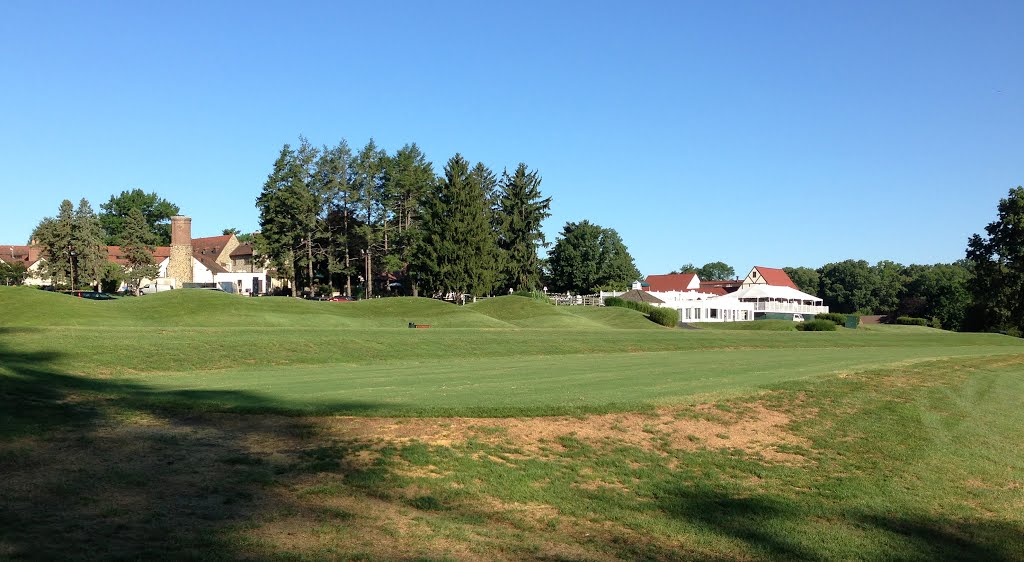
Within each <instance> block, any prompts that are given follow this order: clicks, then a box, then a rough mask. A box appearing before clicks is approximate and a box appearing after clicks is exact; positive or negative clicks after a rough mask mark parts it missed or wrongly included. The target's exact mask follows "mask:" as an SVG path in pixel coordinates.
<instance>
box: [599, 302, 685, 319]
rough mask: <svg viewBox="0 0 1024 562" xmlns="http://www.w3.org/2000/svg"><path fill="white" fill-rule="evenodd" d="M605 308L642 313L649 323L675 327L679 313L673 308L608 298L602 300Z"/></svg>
mask: <svg viewBox="0 0 1024 562" xmlns="http://www.w3.org/2000/svg"><path fill="white" fill-rule="evenodd" d="M604 305H605V306H618V307H622V308H629V309H631V310H635V311H637V312H642V313H643V314H645V315H646V316H647V318H648V319H649V320H650V321H651V322H656V323H658V324H661V325H662V326H675V325H676V324H678V323H679V311H678V310H676V309H674V308H658V307H657V306H654V305H651V304H647V303H645V302H634V301H628V300H626V299H621V298H619V297H608V298H606V299H604Z"/></svg>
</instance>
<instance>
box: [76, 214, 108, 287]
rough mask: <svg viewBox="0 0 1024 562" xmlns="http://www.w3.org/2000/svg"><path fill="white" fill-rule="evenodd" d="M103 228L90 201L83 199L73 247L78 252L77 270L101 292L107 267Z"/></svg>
mask: <svg viewBox="0 0 1024 562" xmlns="http://www.w3.org/2000/svg"><path fill="white" fill-rule="evenodd" d="M104 236H105V234H104V232H103V226H102V225H101V224H100V219H99V217H98V216H97V215H96V213H95V212H94V211H93V210H92V205H90V204H89V201H87V200H86V199H82V200H81V201H79V202H78V208H77V209H76V210H75V235H74V237H73V245H74V246H75V250H76V252H77V263H76V269H77V273H78V276H79V278H80V279H81V280H83V281H84V282H90V283H91V284H92V286H93V288H94V290H96V291H99V290H100V283H101V281H102V280H103V274H104V270H105V268H106V265H107V247H106V244H104Z"/></svg>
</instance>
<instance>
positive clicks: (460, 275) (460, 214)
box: [412, 154, 497, 295]
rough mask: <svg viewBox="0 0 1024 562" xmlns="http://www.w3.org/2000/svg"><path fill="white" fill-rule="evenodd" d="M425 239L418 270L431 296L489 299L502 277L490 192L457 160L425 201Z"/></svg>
mask: <svg viewBox="0 0 1024 562" xmlns="http://www.w3.org/2000/svg"><path fill="white" fill-rule="evenodd" d="M421 203H422V222H421V236H420V237H419V245H418V250H417V252H416V257H415V261H414V263H413V264H412V268H413V271H414V272H415V273H416V274H417V276H418V278H419V279H420V282H421V283H422V285H423V286H424V288H426V289H427V290H428V291H431V292H433V293H435V294H436V293H443V294H449V293H454V294H455V295H463V294H467V293H468V294H475V295H481V294H487V293H489V292H490V291H491V290H492V289H493V287H494V281H495V277H496V254H497V240H496V236H495V234H494V231H493V230H492V228H491V225H490V222H489V217H490V209H489V207H488V202H487V200H486V198H485V197H484V191H483V189H482V187H481V185H480V183H479V181H478V179H476V178H474V177H473V175H472V174H471V173H470V169H469V162H467V161H466V159H465V158H463V157H462V155H461V154H456V155H455V156H453V157H452V158H451V159H449V160H448V163H447V164H445V167H444V176H443V177H442V178H441V180H440V181H439V182H438V184H437V186H436V188H435V189H434V190H433V191H432V192H430V193H428V194H427V195H426V196H425V197H424V198H423V200H422V202H421Z"/></svg>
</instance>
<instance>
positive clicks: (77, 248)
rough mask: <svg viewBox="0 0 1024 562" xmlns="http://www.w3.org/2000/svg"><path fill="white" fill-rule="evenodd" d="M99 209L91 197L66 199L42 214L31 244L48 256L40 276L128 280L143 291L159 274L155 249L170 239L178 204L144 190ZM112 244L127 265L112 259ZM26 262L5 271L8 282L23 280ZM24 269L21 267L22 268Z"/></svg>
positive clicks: (62, 280) (106, 283)
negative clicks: (145, 281) (49, 213)
mask: <svg viewBox="0 0 1024 562" xmlns="http://www.w3.org/2000/svg"><path fill="white" fill-rule="evenodd" d="M100 209H101V211H100V212H99V213H97V212H95V211H94V210H93V208H92V205H91V204H90V203H89V201H88V200H87V199H84V198H83V199H81V200H80V201H79V202H78V206H77V207H75V205H74V204H73V203H72V202H71V201H70V200H68V199H65V200H64V201H62V202H61V204H60V207H59V208H58V209H57V214H56V216H53V217H46V218H43V219H42V220H41V221H40V222H39V224H38V225H37V226H36V227H35V229H33V231H32V236H31V240H30V243H32V244H35V245H36V246H38V247H39V250H40V255H41V256H42V258H43V260H44V261H43V263H42V264H41V271H40V274H41V275H43V276H44V277H46V278H48V279H50V280H51V281H52V282H53V284H54V285H55V286H57V287H61V288H67V289H71V290H75V289H81V288H84V287H89V288H92V289H94V290H97V291H99V290H108V292H109V291H112V290H116V288H117V287H119V286H120V285H121V283H122V282H123V281H127V283H128V285H130V286H132V287H134V288H135V290H136V291H138V286H139V284H140V282H141V280H142V279H144V278H153V277H156V275H157V273H158V271H159V269H158V267H157V265H156V264H154V263H153V248H154V246H158V245H166V244H169V243H170V218H171V217H172V216H174V215H176V214H177V213H178V207H177V206H176V205H174V204H172V203H170V202H168V201H166V200H164V199H161V198H160V197H159V196H157V195H156V194H155V193H148V194H147V193H144V192H143V191H142V190H140V189H133V190H131V191H123V192H121V194H120V195H116V196H115V195H111V196H110V200H109V201H108V202H106V203H104V204H102V205H100ZM108 246H120V249H121V251H120V255H122V256H123V257H124V260H125V264H124V265H123V266H122V265H120V264H116V263H112V262H110V261H108V260H107V256H108V251H107V247H108ZM23 267H24V266H22V265H21V264H19V265H18V266H7V267H6V268H5V269H6V271H0V276H2V277H3V280H4V281H5V282H9V281H14V282H15V284H20V283H21V282H23V281H24V278H25V272H24V271H23ZM19 268H21V271H19V270H18V269H19Z"/></svg>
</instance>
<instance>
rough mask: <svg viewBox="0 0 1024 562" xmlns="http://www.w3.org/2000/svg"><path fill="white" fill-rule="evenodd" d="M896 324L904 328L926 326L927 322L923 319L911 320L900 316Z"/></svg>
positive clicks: (908, 317)
mask: <svg viewBox="0 0 1024 562" xmlns="http://www.w3.org/2000/svg"><path fill="white" fill-rule="evenodd" d="M896 323H897V324H902V325H904V326H927V325H928V321H927V320H925V319H924V318H911V317H910V316H900V317H899V318H897V319H896Z"/></svg>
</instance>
